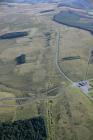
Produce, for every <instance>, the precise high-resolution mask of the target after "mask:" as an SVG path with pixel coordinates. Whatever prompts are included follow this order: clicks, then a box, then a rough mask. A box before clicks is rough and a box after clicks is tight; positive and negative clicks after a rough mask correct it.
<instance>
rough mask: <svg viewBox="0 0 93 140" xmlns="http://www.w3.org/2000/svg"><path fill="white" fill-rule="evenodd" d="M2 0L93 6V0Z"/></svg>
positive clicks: (5, 0)
mask: <svg viewBox="0 0 93 140" xmlns="http://www.w3.org/2000/svg"><path fill="white" fill-rule="evenodd" d="M0 2H9V3H14V2H16V3H39V2H42V3H44V2H49V3H52V2H59V3H60V6H62V5H65V6H70V7H74V8H93V3H92V2H93V0H0Z"/></svg>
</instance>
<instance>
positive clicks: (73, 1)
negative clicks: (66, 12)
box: [59, 0, 93, 9]
mask: <svg viewBox="0 0 93 140" xmlns="http://www.w3.org/2000/svg"><path fill="white" fill-rule="evenodd" d="M90 1H91V0H62V1H61V3H60V4H59V6H63V5H65V6H70V7H74V8H81V9H90V8H93V5H92V3H91V2H90Z"/></svg>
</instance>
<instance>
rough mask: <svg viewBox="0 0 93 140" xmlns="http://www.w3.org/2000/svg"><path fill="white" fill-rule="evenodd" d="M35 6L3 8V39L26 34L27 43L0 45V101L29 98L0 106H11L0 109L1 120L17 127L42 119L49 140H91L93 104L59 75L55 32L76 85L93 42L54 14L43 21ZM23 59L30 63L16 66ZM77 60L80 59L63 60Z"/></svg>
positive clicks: (13, 41)
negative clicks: (56, 19)
mask: <svg viewBox="0 0 93 140" xmlns="http://www.w3.org/2000/svg"><path fill="white" fill-rule="evenodd" d="M34 6H35V5H33V6H32V7H31V6H29V7H28V6H26V5H25V6H24V8H23V7H21V6H15V8H13V7H12V9H11V8H9V7H5V9H4V8H3V7H2V10H1V12H0V13H3V14H0V35H1V34H5V33H7V32H15V31H19V30H20V31H27V32H28V36H26V37H23V38H17V39H16V38H15V39H8V40H0V98H14V97H17V98H18V97H28V98H29V99H27V98H26V99H24V100H17V99H16V100H15V99H14V100H2V101H0V105H1V104H7V106H5V107H1V106H0V120H1V121H12V122H13V121H15V120H24V119H29V118H33V117H35V116H40V115H41V116H44V117H45V121H46V127H47V129H48V137H49V140H83V139H85V140H92V139H93V103H92V102H91V101H90V100H89V99H88V98H87V97H86V96H85V95H83V93H81V91H80V90H79V89H77V88H73V87H71V85H69V84H68V82H67V80H66V79H65V78H64V76H62V75H60V73H59V71H58V69H57V66H56V45H57V42H56V32H57V31H60V34H61V38H60V53H59V57H58V59H59V60H58V63H59V65H60V67H61V69H62V70H63V71H64V72H65V73H66V75H67V76H68V77H69V78H70V79H71V80H73V81H79V80H82V79H84V76H85V72H86V67H87V61H88V56H89V50H90V49H92V45H93V36H92V35H90V33H88V32H87V31H83V30H80V29H74V28H69V27H67V26H64V25H60V24H58V23H56V22H54V21H52V16H53V15H54V13H48V14H43V15H42V14H41V13H39V12H40V10H41V7H42V6H41V7H40V5H39V11H38V5H37V6H36V7H34ZM53 7H54V6H53ZM53 7H52V6H51V9H52V8H53ZM31 8H32V9H31ZM35 8H36V9H35ZM13 9H15V10H14V12H13V13H12V14H11V11H13ZM33 9H34V10H33ZM43 10H45V9H44V6H43ZM56 10H57V11H59V9H56ZM6 11H7V12H8V11H9V13H10V14H7V13H6ZM32 11H34V12H32ZM17 12H18V13H17ZM6 17H7V19H6ZM10 19H11V20H10ZM19 19H20V20H19ZM4 20H5V21H4ZM13 27H14V28H13ZM21 54H25V56H26V60H25V61H26V62H25V63H24V64H21V65H17V64H16V61H15V58H16V57H17V56H19V55H21ZM76 56H80V59H73V60H63V58H65V57H67V58H69V57H70V58H71V57H76ZM92 69H93V65H92V64H90V66H89V72H88V79H89V78H92V76H93V70H92ZM91 84H92V83H91ZM91 94H92V91H91ZM33 96H34V97H35V98H33ZM8 105H11V106H10V107H9V106H8Z"/></svg>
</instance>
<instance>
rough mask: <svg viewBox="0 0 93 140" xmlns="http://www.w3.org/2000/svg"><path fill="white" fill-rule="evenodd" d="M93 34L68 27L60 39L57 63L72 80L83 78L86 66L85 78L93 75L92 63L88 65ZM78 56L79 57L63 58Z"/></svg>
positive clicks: (92, 44)
mask: <svg viewBox="0 0 93 140" xmlns="http://www.w3.org/2000/svg"><path fill="white" fill-rule="evenodd" d="M92 46H93V36H92V35H91V34H90V33H89V32H86V31H83V30H79V29H74V28H70V29H69V30H67V31H66V32H65V33H64V34H62V37H61V39H60V51H59V52H60V54H59V64H60V66H61V68H62V70H63V71H64V73H65V74H66V75H67V76H68V77H69V78H70V79H71V80H73V81H80V80H84V78H85V75H86V71H87V67H89V68H88V74H87V79H90V78H92V77H93V64H90V65H89V66H88V60H89V55H91V50H92V49H93V47H92ZM73 56H74V57H75V56H80V59H73V60H63V58H66V57H67V58H68V57H73Z"/></svg>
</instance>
